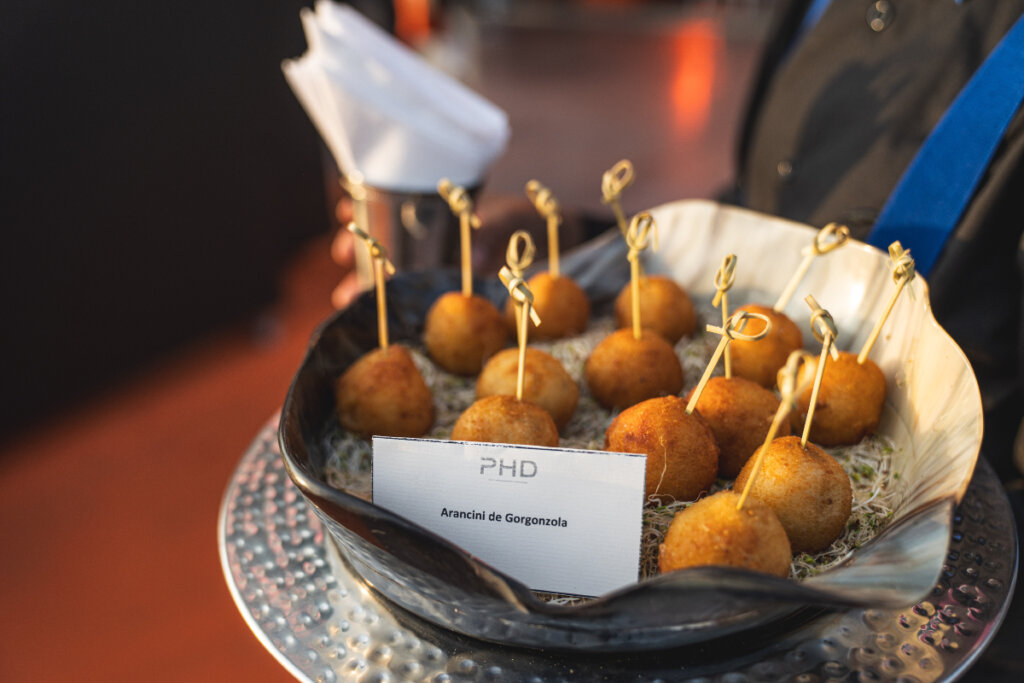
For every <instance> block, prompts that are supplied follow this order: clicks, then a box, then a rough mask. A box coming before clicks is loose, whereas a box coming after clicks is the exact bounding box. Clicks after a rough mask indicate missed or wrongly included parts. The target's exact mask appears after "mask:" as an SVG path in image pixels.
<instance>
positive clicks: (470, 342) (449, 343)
mask: <svg viewBox="0 0 1024 683" xmlns="http://www.w3.org/2000/svg"><path fill="white" fill-rule="evenodd" d="M507 340H508V329H507V328H506V327H505V322H504V320H502V317H501V313H499V312H498V309H497V308H495V307H494V304H492V303H491V302H490V301H488V300H487V299H485V298H483V297H481V296H477V295H475V294H474V295H473V296H469V297H467V296H465V295H464V294H463V293H462V292H448V293H446V294H443V295H442V296H441V297H440V298H438V300H437V301H435V302H434V305H433V306H431V307H430V310H429V311H428V312H427V319H426V323H425V327H424V330H423V343H424V345H425V346H426V347H427V352H428V353H429V354H430V357H431V358H433V359H434V362H436V363H437V364H438V365H440V366H441V367H442V368H444V369H445V370H447V371H449V372H453V373H455V374H458V375H475V374H476V373H478V372H480V368H482V367H483V365H484V361H486V360H487V359H488V358H490V357H491V356H493V355H494V354H495V353H496V352H498V351H499V350H500V349H501V348H503V347H504V346H505V342H506V341H507Z"/></svg>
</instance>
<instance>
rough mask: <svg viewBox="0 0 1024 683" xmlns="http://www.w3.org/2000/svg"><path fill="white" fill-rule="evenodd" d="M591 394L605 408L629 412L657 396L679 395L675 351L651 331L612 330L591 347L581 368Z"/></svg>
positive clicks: (678, 365)
mask: <svg viewBox="0 0 1024 683" xmlns="http://www.w3.org/2000/svg"><path fill="white" fill-rule="evenodd" d="M584 377H585V378H586V380H587V386H589V387H590V393H591V394H593V396H594V398H595V399H596V400H597V402H598V403H600V404H601V405H602V406H604V407H605V408H609V409H614V408H628V407H629V406H631V405H635V404H637V403H639V402H640V401H643V400H645V399H648V398H654V397H656V396H667V395H668V396H670V395H675V394H678V393H679V392H680V391H681V390H682V388H683V366H682V364H681V363H680V362H679V357H678V356H676V352H675V349H673V348H672V345H671V344H669V343H668V342H667V341H665V339H664V338H663V337H662V336H661V335H659V334H657V333H656V332H651V331H650V330H643V331H642V332H641V334H640V339H634V338H633V330H631V329H625V328H624V329H621V330H615V331H614V332H612V333H611V334H609V335H608V336H607V337H605V338H604V339H602V340H601V342H600V343H599V344H598V345H597V346H595V347H594V350H593V351H591V353H590V356H589V357H588V358H587V362H586V365H585V366H584Z"/></svg>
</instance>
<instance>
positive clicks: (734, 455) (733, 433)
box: [686, 377, 790, 479]
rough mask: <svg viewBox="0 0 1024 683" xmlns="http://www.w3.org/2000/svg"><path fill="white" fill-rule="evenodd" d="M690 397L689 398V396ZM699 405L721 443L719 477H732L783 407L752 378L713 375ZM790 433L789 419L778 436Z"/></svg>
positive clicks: (780, 427)
mask: <svg viewBox="0 0 1024 683" xmlns="http://www.w3.org/2000/svg"><path fill="white" fill-rule="evenodd" d="M690 393H691V394H692V393H693V392H692V391H691V392H690ZM686 399H687V401H689V395H688V396H687V397H686ZM696 408H697V410H699V411H700V414H701V417H703V418H704V420H705V421H706V422H707V423H708V426H710V427H711V431H712V432H713V433H714V435H715V441H717V442H718V448H719V451H720V452H719V454H718V476H720V477H724V478H726V479H732V478H733V477H735V476H736V475H737V474H739V472H740V469H741V468H742V467H743V464H744V463H745V462H747V459H748V458H749V457H750V456H751V455H752V454H753V453H754V451H755V450H757V448H758V447H759V446H761V444H763V443H764V439H765V437H766V436H768V429H769V428H770V427H771V424H772V420H773V419H774V418H775V413H776V411H778V409H779V399H777V398H775V394H774V393H773V392H771V391H769V390H768V389H765V388H764V387H762V386H761V385H760V384H757V383H756V382H751V381H750V380H749V379H743V378H742V377H730V378H728V379H726V378H725V377H712V378H711V379H709V380H708V383H707V384H706V385H705V386H704V391H703V392H701V395H700V399H698V401H697V406H696ZM789 434H790V425H789V421H788V420H784V421H783V422H782V424H781V425H779V429H778V431H777V433H776V436H789Z"/></svg>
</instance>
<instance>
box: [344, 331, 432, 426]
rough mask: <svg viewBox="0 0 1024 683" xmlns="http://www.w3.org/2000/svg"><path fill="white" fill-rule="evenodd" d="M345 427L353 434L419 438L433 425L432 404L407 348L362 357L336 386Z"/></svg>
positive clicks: (390, 347)
mask: <svg viewBox="0 0 1024 683" xmlns="http://www.w3.org/2000/svg"><path fill="white" fill-rule="evenodd" d="M334 396H335V401H336V404H337V410H338V420H339V421H340V422H341V426H342V427H344V428H345V429H347V430H348V431H350V432H352V433H354V434H361V435H363V436H371V435H374V434H377V435H380V436H421V435H423V434H425V433H426V432H427V430H429V429H430V427H431V425H432V424H433V423H434V400H433V396H432V395H431V393H430V389H429V388H428V387H427V384H426V382H424V381H423V376H422V375H421V374H420V371H419V369H418V368H417V367H416V364H415V363H414V362H413V360H412V355H411V354H410V353H409V350H408V349H407V348H405V347H404V346H400V345H398V344H391V345H390V346H388V348H387V349H375V350H373V351H370V352H369V353H367V354H365V355H363V356H362V357H360V358H359V359H358V360H357V361H356V362H355V363H353V364H352V365H351V366H350V367H349V369H348V370H346V371H345V373H344V374H343V375H341V377H339V378H338V381H337V382H336V383H335V385H334Z"/></svg>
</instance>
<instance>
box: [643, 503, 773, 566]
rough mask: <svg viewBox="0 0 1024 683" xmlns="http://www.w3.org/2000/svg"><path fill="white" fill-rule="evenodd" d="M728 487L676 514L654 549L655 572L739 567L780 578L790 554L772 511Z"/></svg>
mask: <svg viewBox="0 0 1024 683" xmlns="http://www.w3.org/2000/svg"><path fill="white" fill-rule="evenodd" d="M739 499H740V496H739V494H738V493H734V492H732V491H719V492H718V493H716V494H714V495H711V496H708V497H707V498H702V499H701V500H698V501H697V502H696V503H694V504H693V505H691V506H690V507H688V508H686V509H685V510H681V511H680V512H678V513H677V514H676V516H675V518H673V520H672V524H671V525H670V526H669V528H668V532H667V533H666V534H665V541H664V542H663V543H662V544H661V546H660V547H659V548H658V569H659V570H660V571H661V573H663V574H664V573H665V572H670V571H674V570H676V569H685V568H686V567H699V566H705V565H717V566H722V565H725V566H728V567H742V568H744V569H751V570H753V571H757V572H763V573H765V574H774V575H775V576H780V577H782V578H785V577H787V576H789V565H790V562H791V560H792V557H793V554H792V552H791V550H790V546H789V539H788V538H787V537H786V532H785V530H784V529H783V528H782V524H781V523H780V522H779V518H778V517H777V516H776V515H775V513H774V512H772V509H771V508H770V507H768V506H767V505H765V504H764V503H761V502H760V501H758V500H756V499H753V498H749V497H748V498H747V500H746V501H744V502H743V508H742V509H739V510H737V509H736V505H737V503H739Z"/></svg>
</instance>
